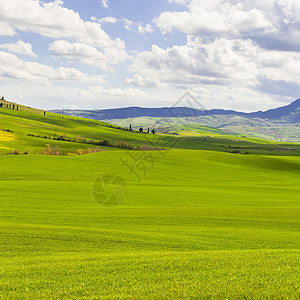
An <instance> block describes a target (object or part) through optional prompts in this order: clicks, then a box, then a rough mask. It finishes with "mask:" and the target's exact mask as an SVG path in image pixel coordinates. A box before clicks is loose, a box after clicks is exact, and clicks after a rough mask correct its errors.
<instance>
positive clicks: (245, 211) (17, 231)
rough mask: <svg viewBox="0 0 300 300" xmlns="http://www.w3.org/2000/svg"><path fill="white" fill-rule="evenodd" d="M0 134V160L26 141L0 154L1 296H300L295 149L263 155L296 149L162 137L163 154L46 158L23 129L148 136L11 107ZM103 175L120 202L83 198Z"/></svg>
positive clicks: (299, 174)
mask: <svg viewBox="0 0 300 300" xmlns="http://www.w3.org/2000/svg"><path fill="white" fill-rule="evenodd" d="M0 129H2V130H3V129H5V130H6V129H10V130H11V131H12V132H7V131H0V132H2V134H0V137H2V140H1V138H0V147H2V148H0V149H2V150H3V152H2V153H3V154H5V153H6V152H5V151H7V150H8V149H4V148H16V147H19V148H20V150H22V151H23V150H25V149H26V147H29V148H31V149H32V150H31V152H29V153H31V154H29V155H0V164H1V168H0V180H1V189H0V208H1V209H0V224H1V226H0V240H1V244H0V245H1V251H0V298H1V299H299V297H300V256H299V254H300V251H299V249H300V242H299V238H300V234H299V225H300V221H299V216H300V204H299V192H300V185H299V182H300V158H299V156H298V154H299V152H298V151H299V150H293V151H288V150H283V151H280V150H278V151H275V150H273V151H271V150H268V149H274V147H281V148H287V147H294V148H295V149H299V148H298V147H299V145H297V144H295V145H292V146H288V145H285V144H272V143H271V142H267V141H266V142H265V143H263V142H262V141H261V140H259V141H256V142H255V143H253V142H250V141H247V140H233V139H232V140H231V139H229V140H228V139H226V138H224V139H221V138H219V137H214V138H213V137H210V138H207V139H206V140H204V138H203V137H202V136H201V137H185V138H182V137H169V138H168V139H163V137H164V136H162V137H161V139H158V140H157V141H158V142H157V143H158V144H159V145H161V146H164V147H165V148H166V149H167V148H172V149H170V150H163V151H129V150H127V149H116V148H112V147H107V148H104V149H105V150H106V151H103V152H100V153H94V154H89V155H80V156H48V155H36V154H37V153H39V151H40V149H42V148H43V147H44V144H46V143H49V141H50V140H49V141H48V140H46V139H43V138H37V137H31V136H28V133H33V134H39V133H42V134H44V133H46V134H48V135H53V133H54V132H56V133H57V135H61V134H65V135H66V136H70V137H72V136H76V135H81V136H84V137H86V138H90V139H99V140H102V139H104V138H108V139H110V140H119V139H122V140H124V141H127V142H131V143H149V142H150V140H149V136H147V135H144V134H138V133H136V132H129V131H124V130H119V129H114V128H109V127H105V124H103V126H102V125H96V124H91V123H88V122H85V121H82V120H68V119H57V118H47V117H43V116H40V115H30V113H25V112H15V111H9V110H3V111H2V110H0ZM156 138H157V137H156V136H152V135H151V139H156ZM176 139H179V141H178V142H177V143H172V142H174V141H177V140H176ZM22 140H23V142H22V143H24V144H21V141H22ZM228 141H230V142H228ZM9 142H11V144H9ZM51 142H52V143H54V144H57V143H58V144H59V143H64V145H63V146H64V147H65V148H66V149H71V148H72V147H73V146H74V145H75V144H76V143H73V142H68V141H56V140H55V141H53V140H52V141H51ZM39 143H41V144H39ZM229 143H230V146H231V147H240V151H241V152H243V151H245V149H247V151H249V152H250V155H242V154H234V153H226V152H227V151H228V149H230V148H228V147H225V146H226V145H227V146H228V144H229ZM54 144H53V145H54ZM59 145H60V144H59ZM224 145H225V146H224ZM77 146H78V147H83V146H90V145H88V144H79V145H77ZM22 147H24V148H22ZM242 147H243V148H242ZM241 148H242V149H241ZM231 149H232V148H231ZM233 149H235V148H233ZM249 149H250V150H249ZM4 150H5V151H4ZM111 150H113V151H111ZM255 153H257V154H259V155H257V154H255ZM297 153H298V154H297ZM33 154H35V155H33ZM265 154H269V155H265ZM270 154H272V155H270ZM124 161H125V162H127V163H128V165H130V166H134V171H133V170H131V171H132V172H131V173H130V169H129V168H128V167H126V165H124ZM107 173H113V174H118V175H119V176H121V177H122V178H123V179H124V180H125V182H126V185H127V196H126V198H125V199H124V200H123V201H122V203H121V204H120V205H116V206H113V207H107V206H103V205H101V204H102V203H98V202H97V201H96V200H95V199H94V197H93V186H94V182H95V181H96V179H97V178H99V176H100V177H101V176H102V175H103V174H107ZM113 188H114V187H112V186H106V189H105V193H106V195H107V196H109V195H110V193H112V192H113ZM103 197H105V195H104V196H103Z"/></svg>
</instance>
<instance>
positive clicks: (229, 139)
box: [0, 102, 300, 155]
mask: <svg viewBox="0 0 300 300" xmlns="http://www.w3.org/2000/svg"><path fill="white" fill-rule="evenodd" d="M7 103H8V102H7ZM9 103H10V106H11V107H12V105H13V104H12V103H11V102H9ZM17 106H18V105H17V104H15V110H13V109H12V108H11V109H7V108H6V107H2V108H0V154H9V153H12V152H13V153H16V152H21V153H30V154H40V153H41V152H42V151H43V150H45V149H46V144H49V145H51V147H53V148H55V147H56V148H58V149H60V150H61V152H64V153H66V154H68V153H69V154H70V153H73V152H74V149H75V150H76V149H77V150H79V149H88V148H95V147H100V148H101V149H103V150H107V151H108V150H114V149H115V148H116V147H117V148H118V147H124V148H134V147H141V145H144V144H145V145H148V146H149V147H154V148H157V147H160V148H174V147H175V148H178V149H198V150H213V151H221V152H237V153H242V154H244V153H247V154H269V155H299V154H300V145H299V144H295V143H293V144H288V143H278V142H271V141H268V140H264V139H258V138H251V137H250V138H249V137H244V136H242V135H238V134H230V133H227V132H225V131H222V130H220V129H216V128H213V127H207V126H206V127H205V126H200V125H198V124H189V125H188V126H187V125H185V126H182V125H175V126H172V130H170V131H169V133H172V132H174V133H178V134H179V136H176V135H174V134H160V133H158V134H155V135H153V134H151V133H150V134H147V133H146V131H145V132H144V133H139V132H138V131H137V130H134V131H129V130H128V129H127V128H125V127H122V126H116V125H112V124H109V123H106V122H101V121H95V120H89V119H83V118H78V117H71V116H65V115H59V114H54V113H48V112H45V115H44V111H42V110H36V109H33V108H26V111H24V110H25V108H24V110H23V108H20V107H21V106H18V107H19V110H18V111H17V110H16V107H17ZM137 128H138V127H136V129H137ZM144 129H146V128H145V127H144ZM77 150H76V151H77Z"/></svg>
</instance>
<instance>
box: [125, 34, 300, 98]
mask: <svg viewBox="0 0 300 300" xmlns="http://www.w3.org/2000/svg"><path fill="white" fill-rule="evenodd" d="M130 71H131V72H133V73H134V75H133V78H128V79H127V80H126V83H128V84H132V85H136V86H143V87H145V86H147V87H153V86H154V87H159V86H161V85H162V84H164V85H168V86H169V87H171V86H173V87H174V86H178V87H183V86H185V88H190V89H193V88H195V87H197V86H202V87H203V88H204V89H205V90H206V94H212V93H216V91H220V90H221V89H222V90H223V91H224V93H225V90H226V95H228V99H230V98H229V96H231V97H232V99H236V101H237V102H240V101H243V100H245V98H238V97H237V90H239V93H240V95H241V94H242V93H241V90H243V91H244V93H245V95H246V94H248V95H252V96H253V97H262V96H261V94H263V93H267V94H270V95H271V94H272V95H274V94H278V93H279V92H280V94H283V93H284V92H285V96H286V97H291V96H292V95H295V93H289V92H288V88H287V87H294V88H295V87H296V86H298V82H299V81H300V53H298V52H292V53H290V54H289V55H286V52H282V51H277V50H267V49H261V48H260V47H259V46H258V45H257V44H255V43H254V42H253V41H252V40H250V39H248V40H243V39H233V40H227V39H225V38H220V39H215V40H213V41H209V40H204V39H201V38H200V37H192V36H189V37H188V41H187V43H186V45H182V46H173V47H170V48H167V49H162V48H160V47H159V46H157V45H153V46H152V50H151V51H144V52H141V53H139V54H138V55H137V57H136V59H135V61H134V63H133V64H132V65H131V66H130ZM279 82H280V83H281V87H282V88H280V89H279V88H276V87H275V86H276V85H277V84H278V83H279ZM266 83H268V87H267V88H264V85H265V84H266ZM272 86H273V87H274V88H273V89H272ZM208 90H211V91H210V92H208ZM230 93H231V95H230ZM265 97H267V98H268V96H266V95H265ZM224 99H226V97H224V98H223V100H224ZM228 101H229V100H228Z"/></svg>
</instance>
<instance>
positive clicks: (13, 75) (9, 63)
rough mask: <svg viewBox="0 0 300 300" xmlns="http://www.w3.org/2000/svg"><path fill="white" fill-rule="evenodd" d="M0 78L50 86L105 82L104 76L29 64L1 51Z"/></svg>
mask: <svg viewBox="0 0 300 300" xmlns="http://www.w3.org/2000/svg"><path fill="white" fill-rule="evenodd" d="M0 77H1V78H3V79H17V80H29V81H34V82H35V83H42V84H50V82H51V80H55V81H78V82H94V83H99V82H103V80H104V79H103V77H102V76H89V75H88V74H86V73H82V72H80V71H79V70H77V69H75V68H64V67H59V68H57V69H55V68H53V67H52V66H47V65H43V64H40V63H36V62H28V61H24V60H22V59H20V58H18V57H17V56H16V55H14V54H11V53H7V52H3V51H0Z"/></svg>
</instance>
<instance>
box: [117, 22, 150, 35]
mask: <svg viewBox="0 0 300 300" xmlns="http://www.w3.org/2000/svg"><path fill="white" fill-rule="evenodd" d="M121 21H122V22H123V23H124V27H125V29H126V30H128V31H135V32H138V33H140V34H146V33H152V32H154V29H153V28H152V26H151V24H143V23H141V22H133V21H131V20H128V19H125V18H124V19H122V20H121Z"/></svg>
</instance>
